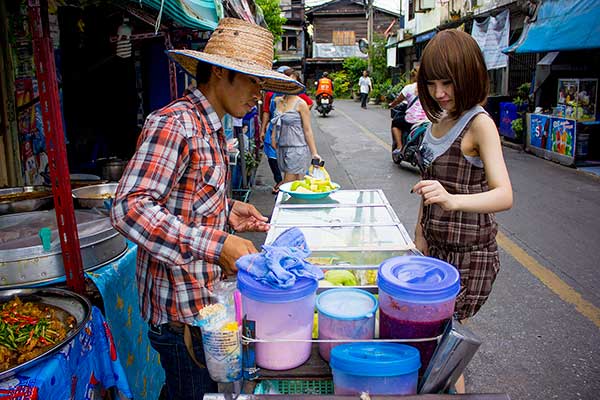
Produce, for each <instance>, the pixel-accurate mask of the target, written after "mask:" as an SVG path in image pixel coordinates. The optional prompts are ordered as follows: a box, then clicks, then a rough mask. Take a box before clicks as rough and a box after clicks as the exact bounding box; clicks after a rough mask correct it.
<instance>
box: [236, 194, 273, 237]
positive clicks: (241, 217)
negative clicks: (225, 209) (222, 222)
mask: <svg viewBox="0 0 600 400" xmlns="http://www.w3.org/2000/svg"><path fill="white" fill-rule="evenodd" d="M268 220H269V219H268V218H267V217H265V216H264V215H262V214H261V213H260V212H259V211H258V210H257V209H256V207H254V206H253V205H252V204H248V203H244V202H241V201H234V202H233V207H232V208H231V213H230V214H229V225H230V226H231V228H233V230H235V231H237V232H247V231H254V232H266V231H268V230H269V224H268V222H267V221H268Z"/></svg>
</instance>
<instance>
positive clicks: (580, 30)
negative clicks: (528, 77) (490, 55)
mask: <svg viewBox="0 0 600 400" xmlns="http://www.w3.org/2000/svg"><path fill="white" fill-rule="evenodd" d="M598 3H599V2H598V0H545V1H543V2H542V3H541V5H540V6H539V9H538V10H537V18H535V19H534V21H533V22H532V23H529V24H526V25H525V27H524V28H523V33H522V34H521V37H520V38H519V40H517V42H516V43H515V44H513V45H512V46H509V47H507V48H505V49H504V50H502V52H504V53H541V52H547V51H565V50H584V49H594V48H600V24H599V23H598V21H599V20H600V5H599V4H598Z"/></svg>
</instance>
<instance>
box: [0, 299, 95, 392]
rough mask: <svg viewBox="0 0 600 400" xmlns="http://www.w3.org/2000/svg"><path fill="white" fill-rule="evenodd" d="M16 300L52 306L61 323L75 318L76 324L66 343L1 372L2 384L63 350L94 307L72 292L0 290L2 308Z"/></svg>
mask: <svg viewBox="0 0 600 400" xmlns="http://www.w3.org/2000/svg"><path fill="white" fill-rule="evenodd" d="M15 297H18V298H19V300H21V301H22V302H23V303H26V302H33V303H40V304H43V305H47V306H51V307H52V308H53V309H54V315H55V317H56V318H57V319H58V320H59V321H61V322H63V323H66V322H67V321H66V319H67V318H68V317H69V316H72V317H73V318H74V319H75V323H74V324H73V325H74V326H73V327H72V328H71V329H70V330H69V331H68V332H67V333H66V336H65V337H64V338H63V339H62V340H60V341H58V342H56V343H55V344H53V345H50V346H48V347H47V348H43V352H42V353H40V354H38V355H36V356H35V357H34V358H32V359H30V360H28V361H25V362H22V363H20V364H18V365H16V366H14V367H11V368H9V369H6V370H4V371H2V370H0V381H1V380H6V379H8V378H10V377H12V376H14V375H15V374H17V373H18V372H20V371H22V370H25V369H27V368H31V367H32V366H34V365H36V364H38V363H39V362H41V361H43V360H44V359H45V358H46V357H48V356H50V355H52V354H54V353H56V352H58V351H60V350H61V349H62V348H63V347H65V346H66V345H67V344H68V343H69V342H70V341H71V340H73V339H74V338H75V337H76V336H77V335H78V334H79V332H80V331H81V329H82V328H83V327H84V326H85V324H86V323H87V321H89V320H90V318H91V314H92V306H91V304H90V302H89V301H88V300H87V299H86V298H85V297H82V296H80V295H78V294H77V293H74V292H70V291H68V290H64V289H53V288H39V289H14V290H2V291H0V308H1V306H3V305H4V304H5V303H7V302H9V301H11V300H13V299H14V298H15ZM3 349H6V347H3ZM0 369H1V368H0Z"/></svg>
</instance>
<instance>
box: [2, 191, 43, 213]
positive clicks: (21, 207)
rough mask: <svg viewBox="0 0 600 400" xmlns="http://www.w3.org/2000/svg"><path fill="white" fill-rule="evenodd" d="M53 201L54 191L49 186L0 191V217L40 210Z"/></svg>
mask: <svg viewBox="0 0 600 400" xmlns="http://www.w3.org/2000/svg"><path fill="white" fill-rule="evenodd" d="M52 201H53V197H52V189H51V188H50V187H48V186H23V187H11V188H4V189H0V215H2V214H12V213H21V212H27V211H35V210H39V209H40V208H42V207H44V206H49V205H50V204H52Z"/></svg>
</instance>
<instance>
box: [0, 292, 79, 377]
mask: <svg viewBox="0 0 600 400" xmlns="http://www.w3.org/2000/svg"><path fill="white" fill-rule="evenodd" d="M60 314H63V315H64V314H66V312H65V311H63V310H61V309H58V308H55V307H52V306H49V305H47V304H41V303H32V302H26V303H23V302H22V301H21V300H20V299H19V298H15V299H13V300H11V301H9V302H7V303H4V304H2V305H1V306H0V371H5V370H7V369H10V368H13V367H15V366H17V365H19V364H22V363H24V362H26V361H29V360H31V359H32V358H35V357H37V356H38V355H40V354H42V353H43V352H45V351H46V350H47V349H48V348H49V347H51V346H53V345H55V344H56V343H58V342H60V341H62V340H63V339H64V338H65V337H66V336H67V333H68V332H69V331H70V330H71V329H73V328H74V327H75V325H76V321H75V318H74V317H73V316H71V315H68V314H67V315H68V316H67V317H66V318H63V320H64V322H63V321H62V320H61V318H59V316H60Z"/></svg>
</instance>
